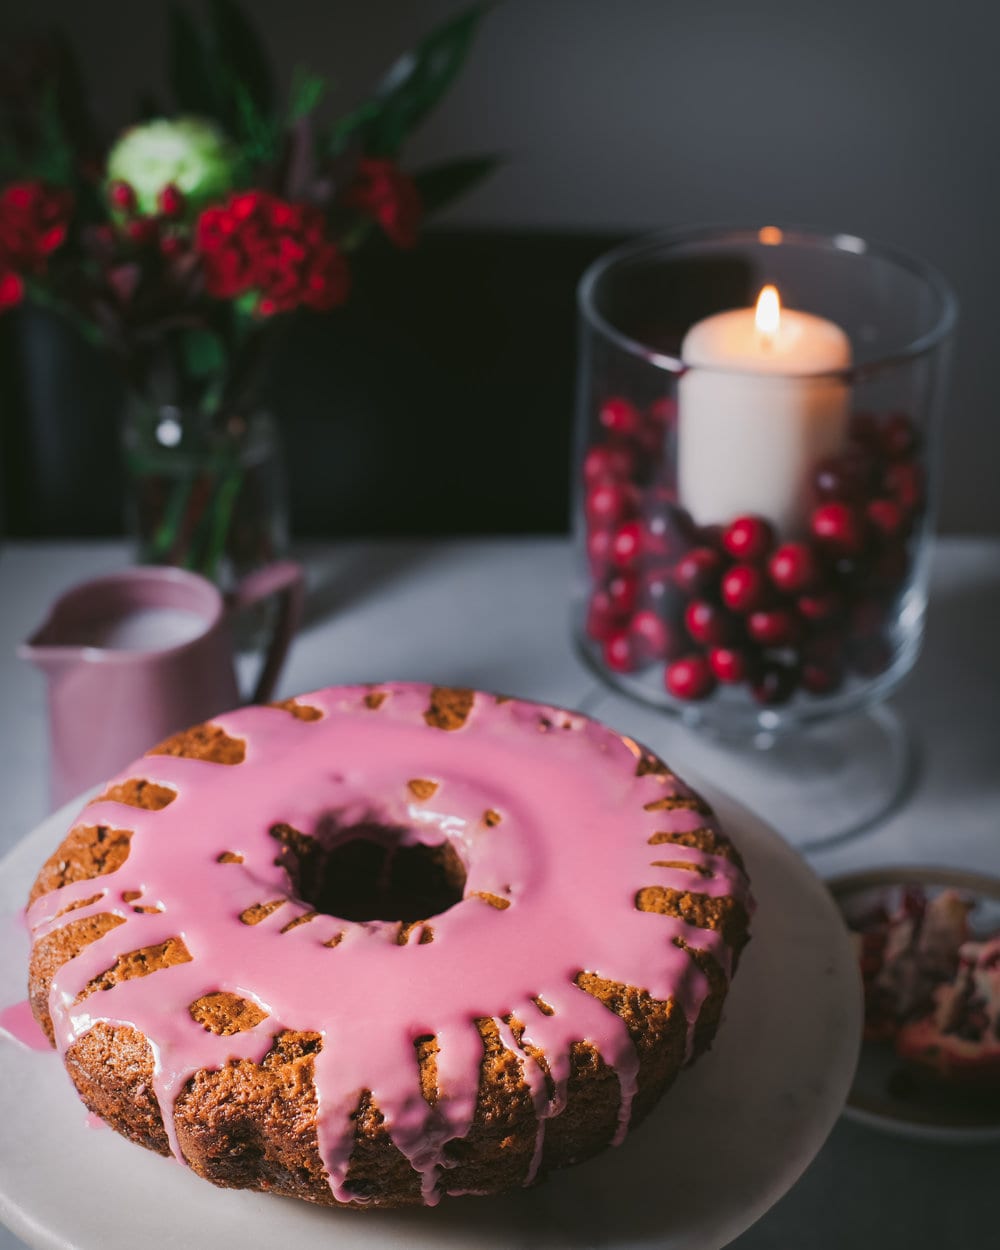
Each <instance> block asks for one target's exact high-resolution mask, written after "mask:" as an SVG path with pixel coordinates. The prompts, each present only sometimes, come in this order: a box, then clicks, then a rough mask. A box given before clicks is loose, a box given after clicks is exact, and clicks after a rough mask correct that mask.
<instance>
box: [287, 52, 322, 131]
mask: <svg viewBox="0 0 1000 1250" xmlns="http://www.w3.org/2000/svg"><path fill="white" fill-rule="evenodd" d="M324 95H326V79H325V78H323V77H321V76H320V75H319V74H313V73H310V71H309V70H307V69H303V68H302V66H301V65H296V67H295V69H294V70H293V71H292V88H291V93H290V99H289V102H288V124H289V125H290V126H294V125H295V123H296V122H297V121H300V120H301V119H302V118H303V117H308V116H309V114H310V113H312V112H314V111H315V110H316V109H317V108H319V106H320V103H321V102H322V99H323V97H324Z"/></svg>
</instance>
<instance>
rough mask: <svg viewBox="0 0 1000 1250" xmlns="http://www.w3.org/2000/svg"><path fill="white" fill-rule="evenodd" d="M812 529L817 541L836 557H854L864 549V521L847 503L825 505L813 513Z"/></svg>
mask: <svg viewBox="0 0 1000 1250" xmlns="http://www.w3.org/2000/svg"><path fill="white" fill-rule="evenodd" d="M810 528H811V529H812V532H813V536H814V537H815V539H816V541H817V542H819V543H821V544H822V545H823V547H824V548H825V549H826V550H827V551H830V552H833V553H834V554H835V555H844V556H854V555H858V554H859V552H861V550H862V549H863V548H864V545H865V526H864V521H863V519H862V518H861V516H860V515H859V514H858V512H856V511H855V509H854V508H851V507H850V506H848V505H847V504H845V503H825V504H820V506H819V507H818V508H817V509H816V510H815V511H814V512H813V514H812V518H811V520H810Z"/></svg>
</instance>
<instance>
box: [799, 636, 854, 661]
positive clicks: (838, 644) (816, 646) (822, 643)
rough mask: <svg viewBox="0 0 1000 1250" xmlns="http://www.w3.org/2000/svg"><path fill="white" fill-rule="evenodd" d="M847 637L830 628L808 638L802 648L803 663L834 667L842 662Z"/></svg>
mask: <svg viewBox="0 0 1000 1250" xmlns="http://www.w3.org/2000/svg"><path fill="white" fill-rule="evenodd" d="M846 649H847V639H846V638H845V637H844V635H843V633H842V632H841V631H840V630H839V629H838V630H831V631H828V632H826V633H823V634H820V635H818V636H817V637H815V638H810V639H809V640H808V642H806V643H805V645H804V646H803V648H802V661H803V663H804V664H816V665H819V666H821V667H827V668H829V667H834V666H839V665H842V664H843V660H844V652H845V651H846Z"/></svg>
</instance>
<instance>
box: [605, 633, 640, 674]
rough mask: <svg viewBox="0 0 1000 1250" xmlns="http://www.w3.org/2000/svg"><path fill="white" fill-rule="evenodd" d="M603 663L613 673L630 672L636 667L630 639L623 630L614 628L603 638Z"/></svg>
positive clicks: (635, 658)
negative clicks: (612, 631)
mask: <svg viewBox="0 0 1000 1250" xmlns="http://www.w3.org/2000/svg"><path fill="white" fill-rule="evenodd" d="M604 663H605V664H606V665H607V667H608V668H610V669H611V671H612V672H614V673H631V672H632V670H633V669H635V668H636V667H637V657H636V654H635V649H634V647H633V645H632V639H631V637H630V636H629V635H628V634H627V633H626V632H625V630H623V629H619V630H616V631H615V633H613V634H612V635H611V636H610V637H609V638H606V639H605V641H604Z"/></svg>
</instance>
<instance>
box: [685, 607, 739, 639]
mask: <svg viewBox="0 0 1000 1250" xmlns="http://www.w3.org/2000/svg"><path fill="white" fill-rule="evenodd" d="M684 624H685V625H686V626H687V631H688V633H689V634H690V635H691V637H692V638H693V639H694V640H695V642H701V643H704V644H705V645H706V646H716V647H718V646H721V645H722V644H723V643H724V642H726V641H727V640H728V638H729V635H730V634H731V632H732V626H731V624H730V621H729V619H728V618H727V617H726V615H725V613H724V612H723V611H722V609H721V608H717V607H716V606H715V604H714V603H707V602H706V601H705V600H704V599H693V600H692V601H691V602H690V603H689V604H688V605H687V608H686V609H685V611H684Z"/></svg>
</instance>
